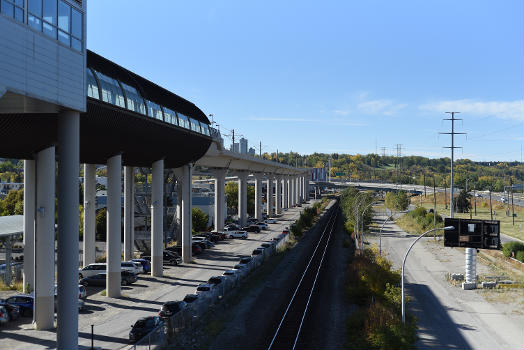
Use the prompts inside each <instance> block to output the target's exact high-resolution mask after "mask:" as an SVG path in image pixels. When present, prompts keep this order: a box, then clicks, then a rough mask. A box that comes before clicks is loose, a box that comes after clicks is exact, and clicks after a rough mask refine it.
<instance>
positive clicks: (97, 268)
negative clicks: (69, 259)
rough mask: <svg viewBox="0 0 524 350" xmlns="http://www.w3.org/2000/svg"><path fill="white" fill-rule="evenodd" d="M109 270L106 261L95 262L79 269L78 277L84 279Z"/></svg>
mask: <svg viewBox="0 0 524 350" xmlns="http://www.w3.org/2000/svg"><path fill="white" fill-rule="evenodd" d="M103 272H107V264H106V263H93V264H89V265H87V266H85V267H84V268H82V269H79V270H78V278H80V279H82V278H85V277H91V276H94V275H98V274H99V273H103Z"/></svg>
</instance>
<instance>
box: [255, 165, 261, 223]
mask: <svg viewBox="0 0 524 350" xmlns="http://www.w3.org/2000/svg"><path fill="white" fill-rule="evenodd" d="M255 218H256V219H257V220H262V179H261V178H260V175H257V174H255Z"/></svg>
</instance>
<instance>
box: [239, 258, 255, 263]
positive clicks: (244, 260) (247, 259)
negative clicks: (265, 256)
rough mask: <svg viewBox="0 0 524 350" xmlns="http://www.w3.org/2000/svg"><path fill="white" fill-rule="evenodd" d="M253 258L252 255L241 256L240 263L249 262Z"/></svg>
mask: <svg viewBox="0 0 524 350" xmlns="http://www.w3.org/2000/svg"><path fill="white" fill-rule="evenodd" d="M251 260H253V258H252V257H250V256H244V257H242V258H240V263H241V264H249V263H250V262H251Z"/></svg>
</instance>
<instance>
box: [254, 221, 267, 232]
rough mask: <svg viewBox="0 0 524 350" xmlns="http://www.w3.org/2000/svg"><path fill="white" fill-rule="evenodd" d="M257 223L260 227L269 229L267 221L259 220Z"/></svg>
mask: <svg viewBox="0 0 524 350" xmlns="http://www.w3.org/2000/svg"><path fill="white" fill-rule="evenodd" d="M256 225H257V226H258V227H260V229H261V230H267V229H268V226H267V224H266V223H265V222H263V221H259V222H257V223H256Z"/></svg>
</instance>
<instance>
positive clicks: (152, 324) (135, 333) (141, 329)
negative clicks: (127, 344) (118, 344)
mask: <svg viewBox="0 0 524 350" xmlns="http://www.w3.org/2000/svg"><path fill="white" fill-rule="evenodd" d="M163 324H164V322H163V321H162V319H161V318H160V317H158V316H148V317H142V318H139V319H138V320H137V321H136V322H135V324H134V325H131V331H129V340H131V341H137V340H140V339H142V338H143V337H144V336H146V335H147V334H148V333H149V332H151V331H152V330H153V329H155V328H157V327H159V326H162V325H163Z"/></svg>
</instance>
